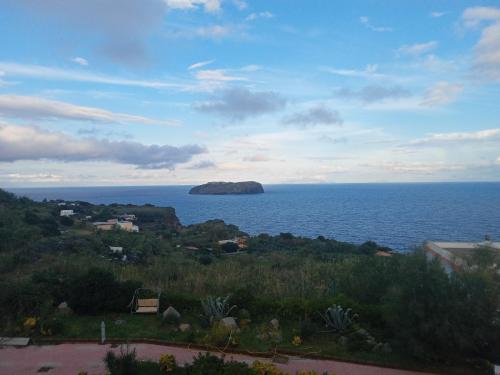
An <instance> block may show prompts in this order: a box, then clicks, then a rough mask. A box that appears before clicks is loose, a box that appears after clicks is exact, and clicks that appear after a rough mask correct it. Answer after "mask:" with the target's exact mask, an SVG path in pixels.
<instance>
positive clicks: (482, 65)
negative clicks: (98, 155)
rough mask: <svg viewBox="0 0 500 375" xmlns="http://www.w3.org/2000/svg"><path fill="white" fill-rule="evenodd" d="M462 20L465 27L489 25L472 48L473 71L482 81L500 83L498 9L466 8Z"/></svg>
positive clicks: (499, 17) (499, 10)
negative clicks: (473, 54)
mask: <svg viewBox="0 0 500 375" xmlns="http://www.w3.org/2000/svg"><path fill="white" fill-rule="evenodd" d="M462 19H463V21H464V24H465V26H466V27H480V26H481V25H482V24H483V23H484V22H487V23H489V25H488V26H486V27H484V28H483V29H482V31H481V37H480V39H479V42H478V43H477V44H476V46H475V48H474V52H475V57H474V70H475V72H476V73H477V74H478V75H479V77H480V78H482V79H483V80H495V81H500V8H493V7H474V8H467V9H466V10H465V11H464V13H463V15H462Z"/></svg>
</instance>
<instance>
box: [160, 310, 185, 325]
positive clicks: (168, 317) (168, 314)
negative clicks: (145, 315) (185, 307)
mask: <svg viewBox="0 0 500 375" xmlns="http://www.w3.org/2000/svg"><path fill="white" fill-rule="evenodd" d="M180 318H181V314H180V313H179V312H178V311H177V310H176V309H175V308H173V307H172V306H169V307H168V308H167V309H166V310H165V311H164V312H163V320H165V321H167V322H169V323H175V322H178V321H179V319H180Z"/></svg>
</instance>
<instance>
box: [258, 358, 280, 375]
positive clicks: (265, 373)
mask: <svg viewBox="0 0 500 375" xmlns="http://www.w3.org/2000/svg"><path fill="white" fill-rule="evenodd" d="M252 369H254V370H255V372H257V374H258V375H286V374H285V373H284V372H283V371H281V370H280V369H279V368H277V367H276V366H275V365H273V364H272V363H268V362H261V361H255V362H254V363H253V365H252Z"/></svg>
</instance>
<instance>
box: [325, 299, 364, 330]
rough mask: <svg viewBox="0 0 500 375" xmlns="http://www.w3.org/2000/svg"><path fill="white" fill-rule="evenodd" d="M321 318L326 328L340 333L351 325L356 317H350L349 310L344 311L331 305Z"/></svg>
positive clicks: (337, 306)
mask: <svg viewBox="0 0 500 375" xmlns="http://www.w3.org/2000/svg"><path fill="white" fill-rule="evenodd" d="M322 317H323V320H324V321H325V325H326V326H327V327H328V328H330V329H332V330H333V331H334V332H339V333H340V332H343V331H345V330H346V329H348V328H349V327H350V326H351V325H352V323H353V320H354V319H355V318H356V317H357V315H352V310H351V309H346V310H344V309H343V308H342V306H340V305H333V306H332V307H329V308H328V309H327V310H326V311H325V313H324V314H323V315H322Z"/></svg>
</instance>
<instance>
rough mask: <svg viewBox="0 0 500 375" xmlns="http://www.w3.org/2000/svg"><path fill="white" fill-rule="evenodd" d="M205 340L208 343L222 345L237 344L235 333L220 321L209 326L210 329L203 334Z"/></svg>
mask: <svg viewBox="0 0 500 375" xmlns="http://www.w3.org/2000/svg"><path fill="white" fill-rule="evenodd" d="M205 342H206V343H207V344H209V345H214V346H219V347H224V346H229V345H231V346H237V345H238V342H237V338H236V335H235V333H234V332H233V333H231V329H230V328H228V327H226V326H225V325H224V324H222V323H221V322H216V323H214V324H213V326H212V327H211V328H210V331H209V332H208V334H207V335H206V336H205Z"/></svg>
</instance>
